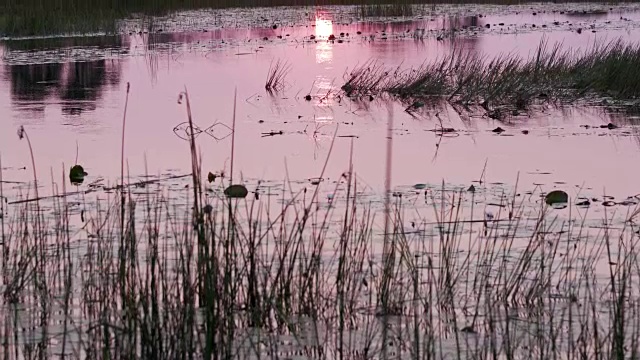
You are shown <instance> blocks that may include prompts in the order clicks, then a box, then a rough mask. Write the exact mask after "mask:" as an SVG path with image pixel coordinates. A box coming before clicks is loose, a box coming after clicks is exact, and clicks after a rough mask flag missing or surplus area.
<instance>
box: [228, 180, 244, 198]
mask: <svg viewBox="0 0 640 360" xmlns="http://www.w3.org/2000/svg"><path fill="white" fill-rule="evenodd" d="M224 194H225V195H227V197H229V198H235V199H242V198H245V197H247V194H249V191H248V190H247V188H246V187H245V186H244V185H238V184H236V185H231V186H229V187H228V188H226V189H225V190H224Z"/></svg>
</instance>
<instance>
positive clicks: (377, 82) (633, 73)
mask: <svg viewBox="0 0 640 360" xmlns="http://www.w3.org/2000/svg"><path fill="white" fill-rule="evenodd" d="M638 65H640V46H639V45H637V44H627V43H625V42H623V41H622V40H617V41H611V42H608V43H597V44H595V45H593V46H592V47H590V48H588V49H587V50H585V51H575V50H571V49H564V48H563V47H562V45H561V44H557V45H555V46H553V47H550V46H548V44H547V42H546V41H545V40H543V41H542V42H541V43H540V45H539V47H538V48H537V50H536V51H535V52H534V54H532V55H531V56H530V57H528V58H521V57H519V56H516V55H511V54H507V55H501V56H497V57H495V58H488V57H486V56H484V55H479V54H474V53H467V52H463V51H461V50H454V51H453V52H452V53H451V54H449V55H446V56H443V57H441V58H440V59H439V60H436V61H434V62H430V63H425V64H424V65H422V66H421V67H419V68H413V69H400V68H394V69H388V68H385V67H384V65H383V64H380V63H377V62H368V63H365V64H363V65H361V66H359V67H357V68H356V69H354V70H353V71H352V72H351V73H350V74H349V76H348V77H347V78H346V80H345V83H344V85H343V86H342V90H343V92H344V93H345V94H346V95H347V96H349V97H362V96H369V95H371V94H380V93H387V94H390V95H393V96H396V97H398V98H400V99H402V100H403V101H405V102H407V103H408V104H409V107H408V110H412V109H416V108H418V107H420V106H423V105H424V102H425V101H431V100H437V101H441V100H443V101H447V102H450V103H452V104H455V105H458V106H460V107H463V108H465V109H467V110H469V109H476V108H482V109H484V110H485V111H486V112H487V114H489V115H490V116H492V117H496V118H502V117H504V116H505V114H508V113H513V112H515V113H518V112H521V111H526V110H528V109H529V108H530V107H531V106H532V105H535V104H540V103H550V102H558V101H560V102H571V101H576V100H584V99H587V100H590V99H593V98H598V99H603V98H607V99H610V100H613V101H624V102H626V103H629V102H631V103H633V102H634V101H636V100H637V99H638V97H639V96H640V87H639V85H638V84H640V82H639V80H640V73H639V72H638V71H637V69H638V68H639V67H638Z"/></svg>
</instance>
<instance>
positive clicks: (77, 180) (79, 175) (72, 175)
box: [69, 165, 89, 185]
mask: <svg viewBox="0 0 640 360" xmlns="http://www.w3.org/2000/svg"><path fill="white" fill-rule="evenodd" d="M87 175H89V174H87V172H86V171H84V168H83V167H82V166H81V165H75V166H73V167H72V168H71V170H70V171H69V180H70V181H71V183H72V184H73V185H80V184H82V183H83V182H84V177H85V176H87Z"/></svg>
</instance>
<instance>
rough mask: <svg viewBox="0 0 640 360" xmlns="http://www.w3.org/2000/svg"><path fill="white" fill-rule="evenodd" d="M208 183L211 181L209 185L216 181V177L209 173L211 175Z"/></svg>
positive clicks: (208, 176)
mask: <svg viewBox="0 0 640 360" xmlns="http://www.w3.org/2000/svg"><path fill="white" fill-rule="evenodd" d="M207 181H209V183H212V182H214V181H216V175H215V174H214V173H212V172H211V171H209V175H207Z"/></svg>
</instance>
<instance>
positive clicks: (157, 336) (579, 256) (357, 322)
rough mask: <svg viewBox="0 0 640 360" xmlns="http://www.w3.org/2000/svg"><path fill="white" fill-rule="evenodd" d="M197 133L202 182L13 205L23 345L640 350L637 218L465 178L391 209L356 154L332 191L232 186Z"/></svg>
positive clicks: (127, 354)
mask: <svg viewBox="0 0 640 360" xmlns="http://www.w3.org/2000/svg"><path fill="white" fill-rule="evenodd" d="M181 102H182V103H183V104H184V106H185V108H186V110H187V118H188V120H189V122H190V123H191V122H192V114H191V111H190V104H189V97H188V94H187V92H186V90H185V92H183V93H182V94H181ZM391 116H392V114H390V122H389V128H390V129H392V128H393V123H392V121H391ZM191 133H192V134H193V132H191ZM335 140H336V136H335V135H334V137H333V140H332V145H331V149H333V141H335ZM351 141H353V139H352V140H351ZM388 145H389V147H390V148H391V146H392V143H391V137H390V138H389V143H388ZM189 151H190V153H191V155H192V157H191V158H192V165H193V168H194V172H193V174H192V175H193V176H192V182H191V184H190V186H188V187H187V188H183V187H180V188H182V190H180V188H175V187H174V188H171V187H168V185H166V184H160V183H157V184H155V185H154V184H151V185H147V186H146V187H143V188H136V187H134V186H132V185H127V184H122V186H120V187H118V188H117V189H118V191H119V192H120V193H116V194H115V195H112V193H110V192H99V193H96V194H88V195H85V194H80V193H75V194H73V195H70V196H64V195H65V194H66V192H67V190H66V181H67V179H66V177H64V176H63V178H62V179H61V180H60V181H56V180H55V179H53V178H52V179H51V188H52V189H53V191H54V194H53V195H60V196H55V197H51V198H48V200H47V201H46V202H45V201H44V200H41V201H39V202H17V203H15V204H9V205H8V209H5V211H7V214H8V216H7V217H6V219H5V220H6V221H5V222H4V223H3V225H4V226H3V238H4V243H3V244H2V262H1V268H0V273H1V274H2V277H3V283H2V284H3V285H2V286H3V287H2V295H3V296H2V300H0V307H1V308H2V310H3V312H2V314H3V315H2V317H1V318H0V319H1V320H0V338H1V339H2V341H1V345H0V348H1V349H0V352H2V354H3V358H4V359H23V358H26V359H35V358H39V359H42V358H71V359H75V358H102V359H106V358H111V359H135V358H145V359H193V358H205V359H232V358H251V359H257V358H292V357H296V358H300V359H303V358H304V359H334V358H342V359H369V358H399V359H404V358H407V359H408V358H410V359H441V358H451V357H453V358H458V359H461V358H476V359H485V358H487V359H488V358H491V359H497V358H507V359H515V358H526V359H532V358H543V359H549V358H580V359H585V358H586V359H588V358H594V359H622V358H625V359H626V358H637V350H638V343H637V339H638V331H639V330H640V323H639V320H638V319H639V315H640V314H639V313H638V310H639V309H640V307H639V305H640V302H639V299H640V287H639V286H638V285H640V284H639V282H640V274H639V273H638V271H637V269H638V265H639V262H638V241H639V239H640V238H639V237H638V233H637V229H636V225H635V224H634V223H633V222H631V221H626V222H624V223H622V225H618V226H613V225H611V224H610V223H609V222H605V224H604V225H603V226H600V227H598V228H591V227H589V226H587V225H585V219H586V218H585V217H583V216H577V215H575V214H573V215H572V216H569V219H562V218H560V217H558V216H557V215H554V213H553V212H552V211H551V210H550V209H549V208H547V207H542V205H540V207H535V206H534V207H532V206H531V205H527V204H528V203H527V202H526V201H525V199H524V198H519V197H516V195H513V196H512V197H507V196H506V195H504V196H502V197H501V199H502V200H501V201H500V204H499V205H500V206H499V207H498V209H499V211H498V213H497V214H495V218H494V219H492V220H487V219H486V218H485V216H484V214H483V213H482V211H479V210H478V209H475V208H474V204H476V199H475V196H476V195H475V193H467V192H463V191H458V190H448V189H446V188H445V184H443V185H442V188H441V189H438V188H433V189H430V190H429V191H428V192H426V191H424V190H415V191H408V192H405V193H397V194H394V195H393V196H392V195H391V194H390V191H387V195H386V196H387V200H386V201H385V202H384V206H385V210H384V213H383V214H382V215H381V216H380V215H377V207H376V205H375V203H373V202H372V201H371V200H370V199H368V198H367V197H366V196H364V194H363V192H362V191H361V190H359V189H361V188H362V187H363V186H362V184H360V183H359V182H358V181H357V176H354V174H355V172H356V171H357V169H356V168H354V167H353V163H352V162H350V166H349V168H348V169H345V170H346V171H345V173H344V174H342V176H340V177H339V178H340V180H339V181H337V182H336V183H335V184H330V185H328V186H329V188H328V189H326V190H328V191H329V192H330V193H332V194H336V196H335V197H334V199H333V201H332V202H330V203H326V202H322V201H320V196H319V194H320V191H321V190H320V187H319V186H317V187H314V188H313V189H307V188H305V187H302V188H299V189H294V188H293V186H292V184H290V183H286V182H285V186H284V187H282V188H280V189H279V190H277V195H276V194H269V193H267V194H264V195H263V196H262V198H261V199H257V198H251V199H229V198H226V197H225V196H224V195H222V194H223V191H222V190H223V189H224V188H225V186H226V185H227V184H225V181H226V180H225V179H224V178H223V179H222V180H219V181H218V182H214V184H213V187H212V188H204V186H203V185H202V181H201V180H202V179H201V174H202V172H201V170H200V168H201V166H202V165H201V163H202V160H201V157H200V156H198V153H197V144H196V142H195V137H193V136H191V137H190V144H189ZM352 151H353V150H352ZM330 153H331V150H330V151H329V155H330ZM388 154H389V155H391V152H390V151H389V152H388ZM329 160H330V156H327V159H326V163H327V162H328V161H329ZM326 163H325V168H326ZM390 166H391V164H390V162H389V163H388V166H387V171H388V174H387V175H386V178H387V181H386V182H387V187H388V190H391V187H390V184H391V173H390V170H391V167H390ZM324 172H325V170H322V172H321V173H320V174H319V175H320V177H321V178H322V177H324V176H325V175H326V174H325V173H324ZM62 173H63V174H64V173H65V172H64V171H63V172H62ZM0 178H1V176H0ZM129 183H131V182H130V181H129ZM1 186H2V183H0V193H3V190H2V187H1ZM266 191H267V192H269V191H270V190H268V189H267V190H266ZM514 194H515V193H514ZM269 195H276V196H275V197H274V196H269ZM417 201H424V202H425V205H428V207H427V210H425V211H420V210H419V209H418V207H417V206H416V202H417ZM36 204H39V205H38V206H39V207H38V206H36ZM540 204H543V203H542V202H540ZM206 205H208V206H209V207H207V206H206ZM429 207H430V208H429ZM463 209H469V211H466V210H463ZM478 213H480V214H478ZM409 214H413V215H409ZM409 216H410V218H411V219H412V220H411V222H412V225H411V226H409V220H408V219H409ZM584 216H586V215H584ZM40 218H42V219H44V220H42V221H40V220H35V219H40ZM78 218H80V219H78ZM607 219H608V217H607Z"/></svg>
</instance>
